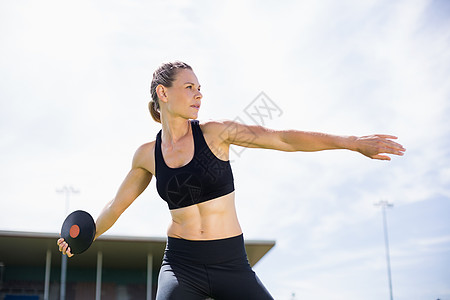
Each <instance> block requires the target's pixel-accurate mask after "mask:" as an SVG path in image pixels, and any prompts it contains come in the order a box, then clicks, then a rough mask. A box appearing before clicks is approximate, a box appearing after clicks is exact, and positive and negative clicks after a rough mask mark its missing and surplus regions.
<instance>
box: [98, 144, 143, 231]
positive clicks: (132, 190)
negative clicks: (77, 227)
mask: <svg viewBox="0 0 450 300" xmlns="http://www.w3.org/2000/svg"><path fill="white" fill-rule="evenodd" d="M147 159H148V149H147V150H146V146H145V145H143V146H141V147H139V148H138V150H137V151H136V153H135V154H134V157H133V163H132V166H131V170H130V171H129V172H128V174H127V176H126V177H125V179H124V181H123V182H122V184H121V185H120V187H119V189H118V191H117V194H116V196H115V197H114V198H113V199H112V200H111V201H109V202H108V203H107V204H106V205H105V207H104V208H103V210H102V212H101V213H100V215H99V216H98V218H97V221H96V228H97V232H96V233H95V237H94V240H95V239H97V238H98V237H99V236H100V235H102V234H103V233H104V232H105V231H107V230H108V229H109V228H111V226H112V225H114V223H115V222H116V221H117V219H118V218H119V217H120V216H121V215H122V213H123V212H124V211H125V210H126V209H127V208H128V207H129V206H130V205H131V203H133V201H134V200H135V199H136V198H137V197H138V196H139V195H140V194H141V193H142V192H143V191H144V190H145V189H146V188H147V186H148V185H149V183H150V181H151V179H152V173H150V172H149V171H148V169H146V168H145V167H143V166H144V165H145V162H146V160H147Z"/></svg>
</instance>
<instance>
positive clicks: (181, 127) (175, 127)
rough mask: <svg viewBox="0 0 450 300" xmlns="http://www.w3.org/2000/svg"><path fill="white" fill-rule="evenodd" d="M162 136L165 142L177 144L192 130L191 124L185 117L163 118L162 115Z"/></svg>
mask: <svg viewBox="0 0 450 300" xmlns="http://www.w3.org/2000/svg"><path fill="white" fill-rule="evenodd" d="M161 124H162V136H161V139H162V140H163V141H164V142H169V143H173V144H175V143H176V142H178V141H179V140H180V139H182V138H183V137H185V136H186V135H188V134H189V132H190V131H191V124H190V121H189V120H188V119H184V118H180V117H177V118H170V117H169V118H163V116H161Z"/></svg>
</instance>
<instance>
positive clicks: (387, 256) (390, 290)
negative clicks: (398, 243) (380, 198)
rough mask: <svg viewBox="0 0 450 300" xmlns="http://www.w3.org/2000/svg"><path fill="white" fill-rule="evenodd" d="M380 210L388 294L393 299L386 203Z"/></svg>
mask: <svg viewBox="0 0 450 300" xmlns="http://www.w3.org/2000/svg"><path fill="white" fill-rule="evenodd" d="M382 211H383V227H384V244H385V246H386V263H387V271H388V280H389V295H390V299H391V300H393V299H394V296H393V294H392V276H391V258H390V256H389V238H388V231H387V220H386V205H383V206H382Z"/></svg>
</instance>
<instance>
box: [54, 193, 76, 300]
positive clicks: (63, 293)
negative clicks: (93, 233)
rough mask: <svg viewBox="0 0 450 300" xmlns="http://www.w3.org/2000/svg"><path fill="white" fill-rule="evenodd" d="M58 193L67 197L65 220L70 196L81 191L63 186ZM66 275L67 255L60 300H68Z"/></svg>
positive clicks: (62, 263) (63, 266)
mask: <svg viewBox="0 0 450 300" xmlns="http://www.w3.org/2000/svg"><path fill="white" fill-rule="evenodd" d="M56 192H57V193H60V194H62V193H64V194H65V196H66V207H65V211H64V219H65V218H66V217H67V215H68V214H69V202H70V195H72V194H76V193H79V192H80V191H79V190H76V189H74V188H73V187H72V186H63V187H62V189H57V190H56ZM66 275H67V255H62V258H61V286H60V289H59V299H60V300H66Z"/></svg>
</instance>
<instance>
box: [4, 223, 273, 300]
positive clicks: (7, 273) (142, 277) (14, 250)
mask: <svg viewBox="0 0 450 300" xmlns="http://www.w3.org/2000/svg"><path fill="white" fill-rule="evenodd" d="M58 238H59V235H58V234H53V233H38V232H18V231H0V300H43V299H44V300H57V299H60V298H61V296H62V297H63V298H65V299H66V300H91V299H92V300H100V299H107V300H134V299H136V300H142V299H147V300H151V299H155V296H156V284H157V280H158V273H159V269H160V266H161V261H162V257H163V253H164V249H165V245H166V238H151V237H128V236H110V235H104V236H101V237H99V238H98V239H97V241H96V242H95V243H94V244H93V245H92V246H91V248H89V249H88V250H87V251H86V252H85V253H83V254H81V255H76V256H74V257H72V258H70V259H67V271H66V272H65V274H66V275H65V276H64V275H63V276H61V269H62V268H61V266H62V264H63V263H62V255H61V253H60V252H59V251H58V247H57V245H56V240H57V239H58ZM274 246H275V242H274V241H257V240H246V241H245V247H246V250H247V254H248V259H249V262H250V265H251V266H254V265H255V264H256V263H257V262H258V261H259V260H260V259H261V258H262V257H263V256H264V255H265V254H266V253H267V252H268V251H269V250H270V249H271V248H272V247H274ZM64 277H65V278H64ZM64 282H65V284H64ZM64 286H65V288H64Z"/></svg>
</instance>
